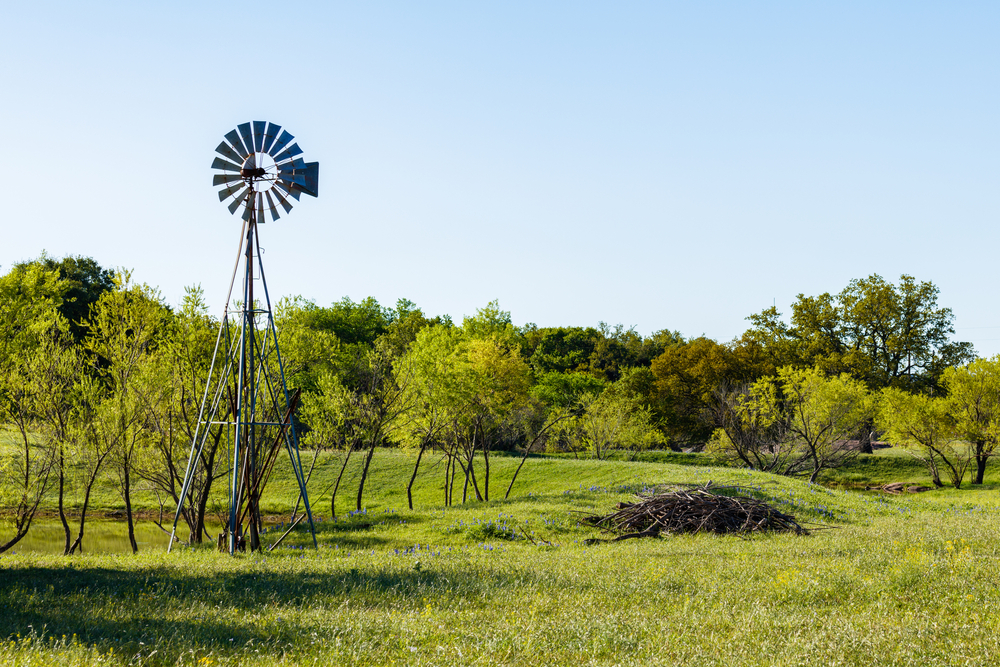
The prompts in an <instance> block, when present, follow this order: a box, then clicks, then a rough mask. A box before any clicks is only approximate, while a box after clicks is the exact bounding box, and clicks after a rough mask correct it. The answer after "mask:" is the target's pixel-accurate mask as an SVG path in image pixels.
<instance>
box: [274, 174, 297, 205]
mask: <svg viewBox="0 0 1000 667" xmlns="http://www.w3.org/2000/svg"><path fill="white" fill-rule="evenodd" d="M277 184H278V185H279V186H281V188H282V189H283V190H284V191H285V192H286V193H287V194H290V195H291V196H293V197H295V201H298V200H299V194H300V193H301V192H302V191H301V190H299V186H297V185H296V184H295V183H292V182H291V181H286V180H284V179H283V178H279V179H278V181H277Z"/></svg>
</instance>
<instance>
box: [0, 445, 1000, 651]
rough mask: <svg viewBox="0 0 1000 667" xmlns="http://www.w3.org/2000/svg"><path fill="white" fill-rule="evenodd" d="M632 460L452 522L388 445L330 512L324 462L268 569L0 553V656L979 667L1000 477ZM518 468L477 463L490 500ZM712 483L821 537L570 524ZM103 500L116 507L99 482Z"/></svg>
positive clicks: (870, 466) (432, 486)
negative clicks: (298, 524)
mask: <svg viewBox="0 0 1000 667" xmlns="http://www.w3.org/2000/svg"><path fill="white" fill-rule="evenodd" d="M894 457H895V458H894ZM649 458H650V459H651V460H648V461H642V462H623V461H592V460H574V459H572V458H538V459H532V460H530V461H529V462H528V464H527V465H526V466H525V468H524V470H523V471H522V474H521V477H519V478H518V483H517V485H515V488H514V492H513V494H512V500H510V501H502V500H493V501H491V502H489V503H470V504H468V505H466V506H457V507H452V508H443V507H441V501H442V492H441V488H440V486H441V479H440V478H441V477H443V469H440V468H436V469H435V468H432V467H430V466H429V467H428V469H427V473H428V474H427V475H425V476H424V477H422V478H421V480H420V482H418V488H417V489H416V494H415V501H416V510H415V511H413V512H411V511H409V510H408V509H406V499H405V493H404V490H405V480H406V479H407V478H408V474H409V471H410V466H411V465H412V458H411V457H410V456H409V455H408V454H407V453H405V452H393V451H386V452H380V453H379V454H378V455H377V456H376V459H375V463H374V464H373V465H374V466H375V467H374V469H373V474H372V480H371V482H370V485H371V486H370V492H369V493H366V496H365V507H366V510H365V511H363V512H360V513H352V514H350V515H349V516H348V515H345V513H346V512H347V511H348V510H349V509H353V502H352V500H351V499H350V495H351V494H346V495H344V496H342V497H341V498H339V499H338V517H336V520H331V518H330V512H329V498H328V497H323V494H321V493H320V490H322V489H323V488H324V486H325V485H328V484H329V482H330V480H331V477H332V475H333V465H332V463H333V462H332V461H328V462H324V463H323V464H322V465H321V466H320V468H319V469H318V471H317V473H316V475H315V477H314V481H313V484H312V485H311V488H313V489H314V491H313V494H314V505H315V506H316V513H317V514H319V515H320V516H321V517H322V519H323V520H322V521H320V522H319V524H318V529H319V535H318V537H319V541H320V545H321V546H320V549H319V550H318V551H316V550H313V549H312V548H311V547H308V548H307V545H311V541H310V540H309V539H308V534H307V533H304V532H297V533H295V534H294V535H293V536H292V537H291V538H289V540H287V541H286V542H287V545H283V546H282V547H279V548H278V549H276V550H275V551H273V552H271V553H269V554H266V555H259V554H255V555H241V556H237V557H235V558H230V557H228V556H223V555H219V554H217V553H216V552H214V551H213V550H211V549H207V548H205V549H201V548H183V549H179V550H175V552H174V553H172V554H169V555H168V554H165V553H162V552H158V551H156V552H154V551H148V552H144V553H140V554H139V555H138V556H132V555H84V556H82V557H73V558H63V557H61V556H51V555H44V554H31V553H19V554H16V555H5V556H0V638H2V639H4V641H3V642H2V643H0V663H3V664H16V665H46V666H47V667H48V666H50V665H53V664H59V665H62V664H69V665H73V664H79V665H91V664H123V665H125V664H148V665H174V664H183V665H221V664H250V663H251V662H254V663H259V664H287V665H300V664H301V665H307V664H321V665H342V664H343V665H370V664H400V665H402V664H406V665H465V664H482V665H508V664H510V665H550V664H598V665H616V664H620V665H659V664H663V665H666V664H671V665H675V664H689V665H820V664H822V665H827V664H829V665H838V664H840V665H904V664H907V665H908V664H921V665H987V664H995V656H996V655H997V654H998V651H1000V614H998V611H997V610H998V609H1000V587H998V582H1000V541H998V540H997V536H998V532H1000V530H998V529H1000V497H998V496H1000V493H997V484H996V471H995V469H994V470H991V474H990V476H989V478H988V482H989V484H987V485H986V488H983V489H975V490H971V489H970V490H965V489H963V490H961V491H956V490H954V489H941V490H936V491H932V492H928V493H924V494H919V495H913V496H907V497H886V496H880V495H875V494H870V493H860V492H857V491H851V490H842V489H837V488H827V487H824V486H819V485H809V484H806V483H804V482H802V481H797V480H789V479H785V478H778V477H773V476H769V475H763V474H758V473H750V472H747V471H742V470H734V469H725V468H714V467H710V466H706V465H702V463H704V462H707V459H703V458H697V457H692V456H691V455H670V454H662V455H656V456H653V455H650V457H649ZM868 458H870V459H871V460H870V461H865V462H864V464H863V465H859V466H857V468H856V470H854V471H853V472H852V471H844V472H843V473H842V475H843V476H844V479H843V480H840V481H841V482H842V483H841V486H851V485H856V484H855V481H854V480H855V479H857V478H860V477H861V476H863V475H868V478H867V479H868V481H871V482H872V483H885V482H889V481H925V478H923V477H920V476H919V469H917V471H916V473H914V474H916V475H917V479H914V480H910V479H901V478H900V476H901V475H902V474H903V472H904V471H905V470H906V469H907V468H906V466H907V465H909V461H907V460H906V459H902V458H899V457H898V456H896V455H895V454H892V455H887V454H883V453H879V455H877V456H874V457H868ZM654 459H655V460H654ZM883 461H884V463H883ZM516 464H517V459H515V458H508V457H496V458H495V459H494V465H493V468H494V469H493V475H494V482H493V483H492V484H491V496H492V497H494V498H497V497H502V496H503V491H504V490H505V489H506V485H507V482H508V481H509V479H510V473H511V472H512V470H513V468H514V467H515V466H516ZM439 473H440V474H439ZM350 474H351V475H352V479H353V478H354V476H356V474H357V471H355V470H352V471H351V473H350ZM879 475H881V477H880V476H879ZM848 478H849V479H848ZM708 480H712V481H714V482H716V483H720V484H726V483H738V484H743V485H748V486H751V487H754V488H755V493H757V494H760V495H762V496H765V497H767V498H769V499H770V500H771V501H772V502H773V503H775V504H776V505H778V506H779V507H780V508H782V509H783V510H785V511H790V512H792V513H793V514H795V515H796V516H797V517H798V518H799V519H800V521H808V522H812V525H813V527H815V528H818V530H815V531H813V533H812V534H811V535H809V536H794V535H770V536H763V537H755V538H753V539H750V540H743V539H739V538H737V537H733V536H716V535H696V536H690V535H686V536H685V535H678V536H673V537H667V538H662V539H657V540H628V541H625V542H619V543H605V544H597V545H592V546H586V545H585V544H584V543H583V542H584V540H586V539H587V538H590V537H595V536H597V533H596V532H595V531H594V530H593V529H590V528H587V527H582V526H580V525H578V523H577V518H578V514H577V512H581V511H584V512H586V511H595V510H596V511H605V510H610V509H611V508H612V507H613V506H614V504H615V503H617V502H619V501H621V500H624V499H627V498H629V497H630V494H631V493H633V492H635V491H637V490H641V489H642V488H645V487H648V486H649V485H654V484H661V483H670V482H673V483H699V484H700V483H705V482H707V481H708ZM833 481H834V482H835V483H836V482H837V481H838V480H833ZM346 488H347V489H348V490H353V484H352V483H351V482H350V481H348V482H347V483H346ZM270 491H271V495H270V498H271V500H270V501H269V505H268V506H267V510H268V511H272V512H273V513H275V514H279V513H282V512H286V511H287V508H288V505H290V504H291V502H294V497H295V492H294V485H293V484H291V483H290V480H289V479H288V477H287V475H286V476H284V477H279V478H278V479H276V481H275V483H274V486H273V487H272V488H271V489H270ZM101 499H102V503H106V504H107V506H109V507H110V506H114V505H115V500H114V493H113V490H112V489H110V488H106V489H104V491H103V492H102V495H101ZM141 502H142V503H145V504H147V505H148V504H149V499H148V498H145V499H143V500H142V501H141ZM152 505H155V501H154V502H153V503H152ZM276 534H277V531H272V532H271V533H269V535H268V537H269V538H272V539H273V536H274V535H276Z"/></svg>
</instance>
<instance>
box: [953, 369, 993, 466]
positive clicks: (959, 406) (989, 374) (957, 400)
mask: <svg viewBox="0 0 1000 667" xmlns="http://www.w3.org/2000/svg"><path fill="white" fill-rule="evenodd" d="M941 384H942V385H944V388H945V390H946V391H947V399H946V401H947V404H948V408H949V412H950V414H951V415H952V418H953V419H954V420H955V427H956V429H957V431H958V434H959V435H960V436H961V438H962V439H963V440H965V441H967V442H968V443H969V444H970V446H971V447H972V455H973V458H974V460H975V463H976V472H975V477H974V478H973V481H972V483H973V484H982V483H983V476H984V475H985V474H986V464H987V463H988V462H989V459H990V457H991V456H993V455H994V452H995V451H996V447H997V442H998V441H1000V355H998V356H994V357H993V358H991V359H976V360H975V361H972V362H969V363H968V364H966V365H964V366H949V367H948V368H946V369H945V370H944V373H943V374H942V376H941Z"/></svg>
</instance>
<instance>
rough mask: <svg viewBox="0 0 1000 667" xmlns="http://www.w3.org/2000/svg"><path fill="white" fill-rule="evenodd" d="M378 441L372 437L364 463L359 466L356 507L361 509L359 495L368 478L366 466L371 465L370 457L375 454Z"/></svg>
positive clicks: (362, 492)
mask: <svg viewBox="0 0 1000 667" xmlns="http://www.w3.org/2000/svg"><path fill="white" fill-rule="evenodd" d="M377 443H378V439H377V438H372V443H371V446H369V447H368V455H367V456H365V464H364V466H362V467H361V480H360V481H359V482H358V503H357V507H356V508H355V509H357V510H358V511H359V512H360V511H361V496H362V494H364V492H365V481H366V480H367V479H368V466H369V465H371V462H372V457H373V456H375V445H376V444H377Z"/></svg>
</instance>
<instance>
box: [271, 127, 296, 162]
mask: <svg viewBox="0 0 1000 667" xmlns="http://www.w3.org/2000/svg"><path fill="white" fill-rule="evenodd" d="M294 138H295V137H293V136H292V135H290V134H289V133H288V130H282V132H281V136H280V137H278V140H277V141H275V142H274V145H273V146H271V150H269V151H268V152H267V154H268V155H270V156H272V157H273V156H274V154H275V153H277V152H278V151H280V150H281V149H282V148H284V147H285V146H287V145H288V142H290V141H291V140H292V139H294Z"/></svg>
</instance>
